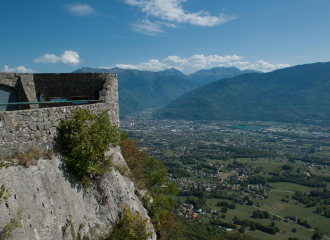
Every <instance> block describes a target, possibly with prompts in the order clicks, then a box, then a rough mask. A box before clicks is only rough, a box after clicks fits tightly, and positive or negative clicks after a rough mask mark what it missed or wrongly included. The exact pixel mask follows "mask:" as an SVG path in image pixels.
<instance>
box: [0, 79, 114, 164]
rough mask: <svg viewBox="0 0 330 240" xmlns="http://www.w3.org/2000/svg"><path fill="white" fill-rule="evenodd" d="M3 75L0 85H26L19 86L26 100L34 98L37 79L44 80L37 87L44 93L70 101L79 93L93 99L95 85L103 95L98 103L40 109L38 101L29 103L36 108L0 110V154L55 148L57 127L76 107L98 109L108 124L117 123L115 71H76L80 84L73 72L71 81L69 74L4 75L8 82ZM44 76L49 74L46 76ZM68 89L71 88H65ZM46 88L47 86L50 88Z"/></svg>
mask: <svg viewBox="0 0 330 240" xmlns="http://www.w3.org/2000/svg"><path fill="white" fill-rule="evenodd" d="M4 75H5V74H1V75H0V84H2V85H6V86H9V87H12V88H15V89H18V90H19V89H20V87H19V86H20V84H21V83H22V82H23V85H24V84H25V87H23V88H21V89H23V90H24V91H22V92H23V93H24V94H23V93H21V94H22V95H24V96H25V97H26V98H27V100H32V99H31V98H36V90H35V89H36V88H37V86H38V84H40V82H43V85H44V86H43V87H40V86H39V88H40V89H42V90H43V91H44V94H45V95H46V96H47V95H48V96H54V97H55V96H56V97H60V98H66V99H68V100H69V99H70V98H69V97H70V96H71V97H72V96H78V94H80V95H89V97H88V99H93V98H92V97H93V96H92V95H93V89H95V88H97V89H99V90H101V91H102V94H101V97H100V100H101V102H100V103H94V104H86V105H77V106H63V107H48V108H39V109H38V104H36V105H32V104H31V105H30V106H37V107H36V108H32V107H31V109H27V110H19V111H6V112H0V157H5V156H12V155H14V154H15V153H24V152H27V151H28V150H29V149H30V148H31V147H37V146H39V147H41V148H42V149H44V150H52V149H54V147H55V146H56V144H57V143H58V140H59V136H58V135H59V134H58V130H57V128H56V127H57V126H58V125H59V123H60V121H61V120H62V119H65V118H68V117H70V116H71V113H72V111H75V110H77V109H88V110H90V111H91V112H93V113H95V114H98V113H99V112H100V111H106V112H107V113H108V115H109V118H110V121H111V123H112V124H116V125H119V105H118V82H117V75H116V74H79V75H83V77H82V81H81V82H80V84H78V83H79V78H78V76H79V75H78V74H73V75H74V76H73V77H72V78H71V80H70V78H69V79H68V77H70V75H71V74H39V75H43V76H44V80H42V81H41V80H40V79H39V80H38V77H40V76H38V77H37V78H36V79H35V80H36V81H32V80H33V77H31V76H32V74H28V75H27V74H25V76H24V77H22V75H17V76H16V75H15V74H7V75H6V77H7V79H8V80H10V81H8V80H7V81H4V79H5V78H4ZM46 75H49V76H47V77H46V78H45V76H46ZM64 75H65V78H64ZM9 77H11V79H10V78H9ZM52 77H53V80H52V81H51V80H50V79H52ZM45 79H46V80H45ZM59 79H67V81H64V80H63V81H62V84H60V83H59V81H60V80H59ZM94 80H95V81H94ZM24 81H25V82H24ZM56 81H57V82H56ZM88 83H91V85H88ZM70 84H71V85H70ZM75 84H76V85H75ZM80 85H81V86H80ZM21 86H22V85H21ZM59 88H60V89H59ZM67 88H69V89H71V90H70V91H67ZM45 89H49V91H48V90H45ZM61 89H62V90H61ZM25 90H27V91H25ZM56 91H58V93H56ZM18 92H19V91H18ZM29 98H30V99H29ZM21 99H22V98H21ZM29 102H31V101H29ZM27 106H29V105H27Z"/></svg>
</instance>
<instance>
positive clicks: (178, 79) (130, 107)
mask: <svg viewBox="0 0 330 240" xmlns="http://www.w3.org/2000/svg"><path fill="white" fill-rule="evenodd" d="M251 71H252V70H245V71H241V70H239V69H237V68H234V67H231V68H224V67H217V68H212V69H203V70H199V71H197V72H195V73H193V74H190V75H186V74H184V73H182V72H181V71H179V70H177V69H175V68H171V69H167V70H164V71H160V72H151V71H140V70H136V69H120V68H111V69H104V68H89V67H84V68H80V69H78V70H76V71H74V73H93V72H95V73H117V74H118V85H119V89H118V91H119V108H120V117H121V118H123V117H125V115H127V114H129V113H133V112H137V111H142V110H143V109H145V108H159V107H162V106H165V105H166V104H168V103H169V102H171V101H172V100H174V99H176V98H178V97H180V96H181V95H183V94H184V93H187V92H189V91H191V90H194V89H196V88H198V87H200V86H203V85H205V84H208V83H209V82H212V81H215V80H219V79H222V78H227V77H233V76H237V75H240V74H244V73H247V72H251ZM253 72H254V71H253Z"/></svg>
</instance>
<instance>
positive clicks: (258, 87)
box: [154, 62, 330, 122]
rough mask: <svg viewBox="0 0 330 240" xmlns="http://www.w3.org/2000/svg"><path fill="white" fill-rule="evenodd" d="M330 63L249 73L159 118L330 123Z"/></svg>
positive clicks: (182, 100) (187, 97) (194, 94)
mask: <svg viewBox="0 0 330 240" xmlns="http://www.w3.org/2000/svg"><path fill="white" fill-rule="evenodd" d="M329 91H330V62H328V63H314V64H306V65H299V66H294V67H289V68H285V69H280V70H276V71H273V72H270V73H264V74H256V73H252V74H244V75H240V76H236V77H233V78H230V79H222V80H221V81H216V82H212V83H210V84H208V85H206V86H203V87H200V88H198V89H196V90H193V91H191V92H188V93H186V94H184V95H183V96H181V97H179V98H178V99H175V100H174V101H172V102H171V103H170V104H168V105H167V106H165V107H164V108H163V109H160V110H159V111H157V113H156V114H155V115H154V116H156V117H158V118H172V119H189V120H196V119H200V120H201V119H203V120H263V121H279V122H292V121H296V122H310V121H314V122H315V121H329V119H330V111H329V110H330V107H329V103H330V95H329V94H328V93H329Z"/></svg>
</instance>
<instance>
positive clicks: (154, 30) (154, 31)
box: [132, 19, 163, 36]
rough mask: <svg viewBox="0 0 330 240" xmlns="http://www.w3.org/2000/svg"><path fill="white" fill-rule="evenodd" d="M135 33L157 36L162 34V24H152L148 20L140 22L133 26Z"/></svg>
mask: <svg viewBox="0 0 330 240" xmlns="http://www.w3.org/2000/svg"><path fill="white" fill-rule="evenodd" d="M132 30H133V31H134V32H138V33H142V34H146V35H151V36H156V35H158V33H162V32H163V30H162V29H161V24H159V23H153V22H150V21H149V20H148V19H143V20H139V21H137V22H136V23H134V24H133V25H132Z"/></svg>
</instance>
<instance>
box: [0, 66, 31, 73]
mask: <svg viewBox="0 0 330 240" xmlns="http://www.w3.org/2000/svg"><path fill="white" fill-rule="evenodd" d="M2 72H14V73H35V72H36V71H34V70H32V69H28V68H25V67H23V66H18V67H15V68H9V67H8V65H5V66H4V67H3V69H2Z"/></svg>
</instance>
